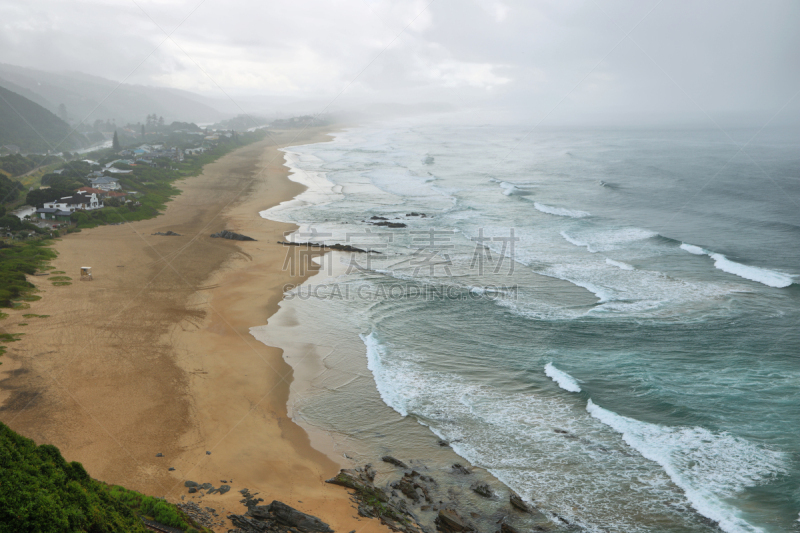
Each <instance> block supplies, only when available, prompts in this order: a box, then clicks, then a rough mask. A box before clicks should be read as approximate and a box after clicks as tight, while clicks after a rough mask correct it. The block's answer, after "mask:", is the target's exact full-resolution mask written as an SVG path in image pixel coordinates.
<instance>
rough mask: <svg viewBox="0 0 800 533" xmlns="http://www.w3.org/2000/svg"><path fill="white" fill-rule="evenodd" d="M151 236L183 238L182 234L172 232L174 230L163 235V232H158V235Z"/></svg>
mask: <svg viewBox="0 0 800 533" xmlns="http://www.w3.org/2000/svg"><path fill="white" fill-rule="evenodd" d="M151 235H163V236H165V237H180V236H181V234H180V233H175V232H174V231H172V230H169V231H165V232H163V233H162V232H160V231H158V232H156V233H151Z"/></svg>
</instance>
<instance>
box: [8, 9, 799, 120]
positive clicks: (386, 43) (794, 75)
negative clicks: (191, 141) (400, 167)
mask: <svg viewBox="0 0 800 533" xmlns="http://www.w3.org/2000/svg"><path fill="white" fill-rule="evenodd" d="M198 6H199V7H198ZM426 6H427V7H426ZM187 16H188V18H187ZM412 21H413V22H412ZM799 22H800V4H798V3H797V2H795V1H792V0H784V1H781V0H770V1H768V2H761V3H755V2H749V1H744V0H700V1H692V2H690V1H679V0H670V1H662V2H658V1H646V2H636V3H634V2H622V1H617V0H606V1H599V0H598V1H596V2H595V1H569V0H568V1H558V2H556V1H553V2H530V1H516V0H467V1H454V0H436V1H434V2H433V3H430V4H429V2H428V1H425V0H410V1H406V2H396V3H391V2H385V1H374V0H341V1H338V2H330V1H323V0H306V1H303V2H254V1H244V0H240V1H233V2H230V1H228V2H220V1H219V0H206V1H204V2H202V3H201V2H197V1H188V0H173V1H169V2H155V1H143V0H136V1H135V2H134V1H129V2H110V1H103V0H78V1H73V2H63V1H60V0H41V1H39V2H36V3H33V4H23V3H19V2H9V1H4V2H0V62H3V63H10V64H15V65H21V66H27V67H33V68H40V69H45V70H55V71H58V70H75V71H81V72H85V73H88V74H92V75H96V76H102V77H106V78H109V79H112V80H115V81H122V80H123V79H127V81H128V82H129V83H138V84H146V85H159V86H168V87H173V88H179V89H186V90H191V91H196V92H200V93H204V94H207V95H210V96H215V97H218V98H225V95H224V94H222V91H220V89H219V87H222V89H224V91H225V92H226V93H228V94H229V95H232V96H233V97H234V99H237V98H243V99H244V98H246V99H251V100H252V99H253V98H257V97H264V98H265V99H272V100H274V101H282V100H285V99H306V100H314V101H315V102H320V103H323V102H328V101H330V100H331V99H333V98H334V97H336V95H337V94H339V93H340V92H342V91H344V93H343V94H342V96H341V97H340V98H339V99H338V100H337V104H336V105H341V106H348V105H350V106H352V105H357V104H360V103H363V102H365V101H375V102H389V101H396V102H407V103H410V102H422V101H441V102H448V103H452V104H456V105H459V104H460V105H465V106H476V105H487V104H507V105H513V106H515V107H516V108H517V109H524V110H525V111H526V112H527V113H529V114H530V116H531V117H534V118H535V117H543V116H545V115H546V114H547V113H549V112H551V110H553V109H555V110H554V111H552V112H551V114H550V116H551V117H552V118H553V119H564V120H580V119H582V118H586V117H592V116H598V117H602V116H610V115H615V114H618V115H629V116H632V117H635V116H645V115H648V114H655V115H657V114H676V113H677V114H680V115H681V116H687V117H692V116H694V117H702V116H703V115H704V114H705V113H709V114H712V115H713V116H717V115H720V114H724V113H731V112H739V113H741V112H753V113H756V114H757V115H758V116H760V117H768V116H769V115H770V113H774V112H776V111H777V110H778V109H779V108H780V107H781V106H783V105H785V104H786V103H787V102H788V101H789V99H790V98H791V97H792V95H794V94H795V93H796V91H797V90H798V89H800V69H798V68H797V65H800V57H798V56H799V55H800V32H797V31H796V27H797V25H798V23H799ZM176 27H177V29H176ZM162 30H163V31H162ZM173 31H174V34H173V35H172V38H173V39H174V42H173V41H172V40H166V41H164V40H165V38H166V35H165V33H164V32H167V33H169V32H173ZM628 33H629V35H628V36H627V37H626V34H628ZM162 42H163V44H162ZM376 58H377V59H376ZM368 65H369V66H368ZM365 67H366V69H365ZM218 86H219V87H218ZM798 107H800V104H798V102H797V99H795V100H794V101H793V102H791V103H790V105H789V109H790V112H796V111H797V109H798Z"/></svg>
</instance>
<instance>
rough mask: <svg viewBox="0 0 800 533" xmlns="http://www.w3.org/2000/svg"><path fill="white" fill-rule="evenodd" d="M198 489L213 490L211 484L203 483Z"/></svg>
mask: <svg viewBox="0 0 800 533" xmlns="http://www.w3.org/2000/svg"><path fill="white" fill-rule="evenodd" d="M199 488H201V489H204V490H208V489H211V488H214V485H212V484H211V483H203V484H202V485H200V487H199Z"/></svg>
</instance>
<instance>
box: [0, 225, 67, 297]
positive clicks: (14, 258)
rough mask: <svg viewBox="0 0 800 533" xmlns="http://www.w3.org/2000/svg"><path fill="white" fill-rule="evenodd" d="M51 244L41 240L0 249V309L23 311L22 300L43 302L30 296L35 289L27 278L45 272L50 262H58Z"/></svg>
mask: <svg viewBox="0 0 800 533" xmlns="http://www.w3.org/2000/svg"><path fill="white" fill-rule="evenodd" d="M50 244H51V242H50V241H48V240H40V241H33V242H24V243H14V244H10V245H3V246H2V247H0V307H13V308H16V309H22V308H24V304H20V302H19V300H21V299H24V300H27V301H33V300H37V299H39V298H40V297H38V296H35V295H33V294H31V293H32V292H33V291H34V290H35V289H36V287H35V286H34V285H33V283H31V282H30V281H28V280H27V278H26V276H30V275H33V274H34V273H35V272H37V271H41V270H43V269H44V267H46V266H48V265H47V263H48V262H49V261H51V260H53V259H55V258H56V252H55V251H54V250H53V249H52V248H50V247H49V246H50Z"/></svg>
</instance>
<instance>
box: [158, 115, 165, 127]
mask: <svg viewBox="0 0 800 533" xmlns="http://www.w3.org/2000/svg"><path fill="white" fill-rule="evenodd" d="M158 127H159V128H163V127H164V117H158Z"/></svg>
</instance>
